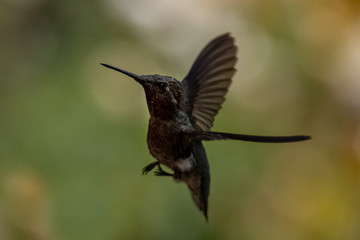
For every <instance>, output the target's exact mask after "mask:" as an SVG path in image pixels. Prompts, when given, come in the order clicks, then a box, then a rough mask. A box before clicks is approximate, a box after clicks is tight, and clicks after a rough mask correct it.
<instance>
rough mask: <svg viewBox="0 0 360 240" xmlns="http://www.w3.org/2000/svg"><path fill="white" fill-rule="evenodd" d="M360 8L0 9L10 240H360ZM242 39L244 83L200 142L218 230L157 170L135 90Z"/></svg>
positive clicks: (144, 4) (1, 226)
mask: <svg viewBox="0 0 360 240" xmlns="http://www.w3.org/2000/svg"><path fill="white" fill-rule="evenodd" d="M359 10H360V4H359V1H356V0H352V1H350V0H344V1H337V0H326V1H325V0H315V1H314V0H293V1H281V0H255V1H250V0H244V1H236V0H226V1H220V0H213V1H205V0H201V1H190V0H184V1H181V2H175V1H165V0H153V1H141V0H135V1H130V0H123V1H116V0H106V1H95V0H93V1H58V0H54V1H47V0H27V1H24V0H1V1H0V34H1V38H0V52H1V56H2V57H1V59H0V66H1V67H0V76H1V78H0V239H2V240H3V239H4V240H22V239H24V240H27V239H34V240H35V239H41V240H42V239H74V240H75V239H76V240H79V239H86V240H92V239H94V240H95V239H109V240H112V239H254V240H255V239H259V240H260V239H269V240H271V239H277V240H281V239H284V240H285V239H292V240H297V239H299V240H300V239H301V240H302V239H306V240H311V239H316V240H318V239H326V240H331V239H354V240H355V239H359V238H360V228H359V225H360V209H359V208H360V205H359V202H360V193H359V189H360V188H359V187H360V178H359V170H360V168H359V166H360V165H359V163H360V162H359V160H360V125H359V117H360V114H359V113H360V111H359V109H360V80H359V76H360V65H359V64H360V30H359V29H360V22H359V20H360V11H359ZM227 31H229V32H232V33H233V35H234V36H235V37H236V42H237V45H238V46H239V53H238V56H239V61H238V64H237V68H238V73H237V75H236V77H235V78H234V82H233V85H232V86H231V88H230V91H229V93H228V95H227V98H228V99H227V101H226V102H225V104H224V106H223V110H222V111H221V112H220V114H219V116H218V117H217V119H216V122H215V127H214V129H215V130H219V131H220V130H221V131H228V132H238V133H250V134H251V133H252V134H269V135H288V134H289V135H290V134H309V135H312V136H313V140H311V141H308V142H302V143H292V144H279V145H277V144H256V143H245V142H231V141H228V142H211V143H205V147H206V149H207V153H208V158H209V161H210V164H211V173H212V185H211V195H210V199H209V201H210V203H209V204H210V207H209V215H210V222H209V224H206V223H205V221H204V219H203V216H202V215H201V214H200V212H198V210H197V209H196V207H195V206H194V204H193V203H192V201H191V198H190V196H189V193H188V190H187V189H186V186H185V185H184V184H176V183H174V182H173V181H172V180H171V179H164V178H158V177H153V176H151V175H149V176H141V169H142V167H144V166H145V165H146V164H148V163H149V162H150V161H152V158H151V156H150V154H149V153H148V150H147V146H146V142H145V138H146V130H147V119H148V113H147V109H146V104H145V97H144V93H143V90H142V89H141V87H139V86H138V85H137V84H136V83H134V82H133V81H131V80H130V79H127V78H126V77H124V76H121V75H120V74H117V73H116V72H113V71H110V70H108V69H105V68H103V67H101V66H100V65H99V63H100V62H106V63H109V64H113V65H115V66H119V67H122V68H124V69H127V70H129V71H132V72H135V73H138V74H152V73H158V74H163V75H172V76H174V77H176V78H177V79H179V80H181V79H182V77H183V76H185V74H186V73H187V71H188V69H189V67H190V66H191V63H192V61H193V60H194V58H195V57H196V55H197V53H198V52H199V51H200V50H201V48H202V47H203V46H204V45H205V44H206V43H207V42H208V41H209V40H210V39H211V38H213V37H215V36H217V35H219V34H221V33H223V32H227Z"/></svg>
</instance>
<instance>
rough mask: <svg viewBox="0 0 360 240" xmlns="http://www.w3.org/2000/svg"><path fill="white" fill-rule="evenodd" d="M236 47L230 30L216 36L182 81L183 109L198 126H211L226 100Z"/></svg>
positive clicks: (233, 71)
mask: <svg viewBox="0 0 360 240" xmlns="http://www.w3.org/2000/svg"><path fill="white" fill-rule="evenodd" d="M236 52H237V47H236V46H235V44H234V38H233V37H231V36H230V34H229V33H226V34H223V35H220V36H218V37H217V38H215V39H213V40H212V41H211V42H210V43H208V44H207V45H206V46H205V48H204V49H203V50H202V51H201V53H200V54H199V56H198V57H197V59H196V60H195V62H194V64H193V65H192V67H191V69H190V71H189V73H188V75H187V76H186V77H185V78H184V80H183V81H182V85H183V87H184V90H185V96H186V99H185V109H186V111H187V112H188V113H189V114H190V115H192V116H193V117H194V118H195V121H196V126H197V127H198V128H199V129H200V130H204V131H205V130H206V131H207V130H210V128H211V127H212V126H213V122H214V118H215V116H216V114H217V113H218V111H219V110H220V108H221V104H222V103H223V102H224V101H225V94H226V93H227V91H228V88H229V86H230V84H231V78H232V76H233V75H234V73H235V71H236V69H235V68H234V65H235V63H236V61H237V58H236Z"/></svg>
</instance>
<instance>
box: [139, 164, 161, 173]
mask: <svg viewBox="0 0 360 240" xmlns="http://www.w3.org/2000/svg"><path fill="white" fill-rule="evenodd" d="M159 164H160V163H159V162H153V163H150V164H149V165H147V166H146V167H144V168H143V169H142V175H146V174H147V173H148V172H150V171H151V170H153V168H154V167H156V166H160V165H159Z"/></svg>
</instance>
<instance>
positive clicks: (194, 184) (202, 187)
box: [186, 175, 209, 221]
mask: <svg viewBox="0 0 360 240" xmlns="http://www.w3.org/2000/svg"><path fill="white" fill-rule="evenodd" d="M186 184H187V186H188V188H189V190H190V192H191V197H192V199H193V200H194V202H195V204H196V206H197V207H198V208H199V209H200V211H201V212H202V213H203V214H204V216H205V218H206V221H207V220H208V215H207V211H208V197H209V191H208V189H207V188H208V186H207V184H206V181H205V179H203V178H202V177H201V176H199V175H192V176H191V177H189V178H188V179H187V180H186Z"/></svg>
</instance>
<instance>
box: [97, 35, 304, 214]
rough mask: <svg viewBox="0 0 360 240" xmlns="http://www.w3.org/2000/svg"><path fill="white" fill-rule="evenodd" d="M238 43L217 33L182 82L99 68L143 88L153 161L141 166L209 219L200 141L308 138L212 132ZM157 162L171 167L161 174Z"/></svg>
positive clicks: (207, 184) (207, 174)
mask: <svg viewBox="0 0 360 240" xmlns="http://www.w3.org/2000/svg"><path fill="white" fill-rule="evenodd" d="M236 52H237V47H236V46H235V44H234V38H233V37H231V36H230V34H229V33H226V34H223V35H220V36H218V37H216V38H215V39H213V40H212V41H211V42H210V43H208V44H207V45H206V46H205V48H204V49H203V50H202V51H201V52H200V54H199V56H198V57H197V59H196V60H195V62H194V64H193V65H192V67H191V69H190V71H189V73H188V74H187V76H186V77H185V78H184V80H183V81H182V82H179V81H178V80H176V79H175V78H173V77H169V76H161V75H157V74H156V75H140V76H139V75H136V74H133V73H130V72H128V71H125V70H122V69H119V68H116V67H113V66H111V65H108V64H103V63H102V65H103V66H105V67H108V68H111V69H114V70H116V71H119V72H121V73H123V74H125V75H127V76H129V77H132V78H133V79H135V81H137V82H138V83H140V84H141V86H143V88H144V90H145V94H146V101H147V105H148V108H149V113H150V120H149V129H148V134H147V144H148V148H149V150H150V153H151V155H152V156H153V157H154V158H155V159H156V161H155V162H153V163H150V164H149V165H147V166H146V167H145V168H144V169H143V174H146V173H148V172H149V171H151V170H152V169H153V168H154V167H156V166H157V167H158V170H157V171H156V172H155V175H157V176H172V177H173V178H174V179H175V181H177V182H185V183H186V184H187V186H188V188H189V189H190V191H191V195H192V198H193V200H194V202H195V203H196V205H197V206H198V208H199V209H200V211H202V212H203V214H204V216H205V218H206V219H207V210H208V196H209V188H210V169H209V163H208V160H207V157H206V152H205V149H204V147H203V144H202V141H211V140H224V139H235V140H243V141H251V142H268V143H283V142H296V141H304V140H308V139H310V137H309V136H277V137H274V136H254V135H243V134H232V133H222V132H212V131H210V129H211V127H212V126H213V122H214V117H215V116H216V114H217V113H218V111H219V110H220V108H221V104H222V103H223V102H224V101H225V95H226V93H227V91H228V88H229V86H230V84H231V78H232V77H233V75H234V73H235V71H236V69H235V68H234V65H235V63H236V61H237V57H236ZM161 164H163V165H165V166H167V167H168V168H170V169H172V170H173V173H168V172H165V171H164V170H163V169H162V168H161V166H160V165H161Z"/></svg>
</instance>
